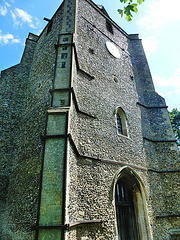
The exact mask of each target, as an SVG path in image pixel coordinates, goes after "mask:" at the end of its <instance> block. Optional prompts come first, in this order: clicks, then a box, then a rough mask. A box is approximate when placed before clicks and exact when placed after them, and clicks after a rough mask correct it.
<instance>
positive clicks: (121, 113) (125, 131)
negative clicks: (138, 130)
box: [115, 107, 128, 137]
mask: <svg viewBox="0 0 180 240" xmlns="http://www.w3.org/2000/svg"><path fill="white" fill-rule="evenodd" d="M117 114H118V115H119V117H120V119H121V124H122V134H121V133H119V132H118V123H117ZM115 120H116V128H117V134H118V135H124V136H126V137H128V129H127V117H126V114H125V112H124V110H123V109H122V108H121V107H116V110H115Z"/></svg>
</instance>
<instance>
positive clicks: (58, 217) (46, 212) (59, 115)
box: [36, 0, 76, 240]
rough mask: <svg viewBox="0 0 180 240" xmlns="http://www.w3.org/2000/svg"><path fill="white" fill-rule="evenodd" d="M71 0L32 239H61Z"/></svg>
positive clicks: (64, 22) (65, 7)
mask: <svg viewBox="0 0 180 240" xmlns="http://www.w3.org/2000/svg"><path fill="white" fill-rule="evenodd" d="M75 7H76V1H75V0H66V1H64V5H63V18H62V23H61V26H62V27H61V31H60V33H59V36H58V41H57V43H56V44H55V50H56V60H55V72H54V79H53V88H52V89H50V93H51V96H52V100H51V108H50V109H49V110H48V111H47V122H46V130H45V136H44V154H43V164H42V170H41V171H42V177H41V190H40V191H41V194H40V202H39V215H38V220H37V226H36V229H37V230H36V239H38V240H42V239H43V240H49V239H51V240H57V239H58V240H59V239H62V240H63V239H64V237H65V230H67V225H66V224H65V207H66V178H67V175H66V172H67V138H68V122H69V109H70V106H71V81H72V62H73V59H72V48H73V33H74V27H75V23H74V21H75Z"/></svg>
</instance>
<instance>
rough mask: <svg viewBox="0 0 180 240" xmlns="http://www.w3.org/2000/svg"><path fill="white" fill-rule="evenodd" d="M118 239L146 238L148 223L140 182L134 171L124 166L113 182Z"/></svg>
mask: <svg viewBox="0 0 180 240" xmlns="http://www.w3.org/2000/svg"><path fill="white" fill-rule="evenodd" d="M115 208H116V221H117V232H118V233H117V235H118V240H127V239H128V240H148V239H150V235H149V225H148V220H147V212H146V200H145V194H144V191H143V187H142V184H141V183H140V181H139V178H138V177H137V175H136V173H135V172H134V171H133V170H132V169H130V168H128V167H125V168H124V169H123V170H122V171H121V172H120V174H119V176H118V179H117V181H116V184H115Z"/></svg>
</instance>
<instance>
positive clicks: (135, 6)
mask: <svg viewBox="0 0 180 240" xmlns="http://www.w3.org/2000/svg"><path fill="white" fill-rule="evenodd" d="M131 6H133V10H132V11H133V12H137V11H138V9H137V4H135V3H134V4H131Z"/></svg>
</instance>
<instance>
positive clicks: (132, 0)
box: [118, 0, 145, 22]
mask: <svg viewBox="0 0 180 240" xmlns="http://www.w3.org/2000/svg"><path fill="white" fill-rule="evenodd" d="M144 1H145V0H120V2H121V3H127V2H128V3H127V4H128V5H127V6H124V8H123V9H118V12H119V14H120V15H121V17H123V15H124V14H125V15H126V20H127V21H128V22H129V21H131V20H132V17H133V16H132V12H135V13H137V11H138V9H137V6H138V4H139V5H140V4H141V3H143V2H144Z"/></svg>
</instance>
